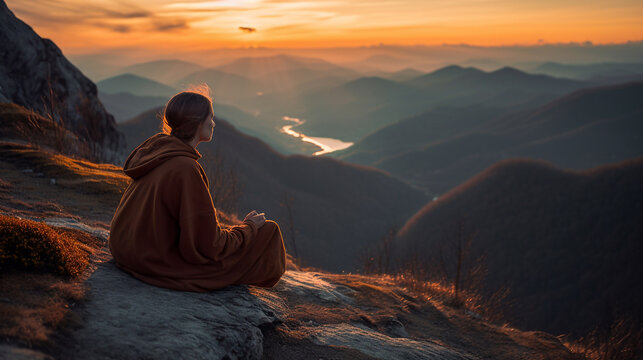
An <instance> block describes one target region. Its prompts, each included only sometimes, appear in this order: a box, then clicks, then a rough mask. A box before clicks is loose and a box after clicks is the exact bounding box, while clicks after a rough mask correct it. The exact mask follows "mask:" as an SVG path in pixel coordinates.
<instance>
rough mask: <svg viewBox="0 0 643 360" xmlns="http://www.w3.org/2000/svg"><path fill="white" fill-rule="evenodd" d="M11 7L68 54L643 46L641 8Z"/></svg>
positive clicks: (545, 0)
mask: <svg viewBox="0 0 643 360" xmlns="http://www.w3.org/2000/svg"><path fill="white" fill-rule="evenodd" d="M7 5H8V6H9V8H10V9H11V10H12V11H13V12H14V13H15V14H16V15H17V16H18V17H19V18H21V19H22V20H24V21H25V22H27V23H28V24H30V25H31V26H32V27H33V28H34V29H35V30H36V32H38V33H39V34H40V35H41V36H43V37H48V38H50V39H52V40H53V41H54V42H56V44H58V46H60V47H61V48H62V49H63V50H65V51H66V52H68V53H84V52H96V51H101V50H108V49H110V48H117V47H118V48H123V47H137V48H149V49H156V50H159V51H168V50H198V49H211V48H221V47H247V46H265V47H295V48H296V47H334V46H361V45H375V44H379V43H385V44H390V45H416V44H425V45H435V44H442V43H451V44H458V43H467V44H471V45H482V46H486V45H515V44H519V45H531V44H540V43H566V42H584V41H591V42H593V43H611V42H612V43H622V42H626V41H628V40H642V39H643V1H640V0H610V1H605V0H601V1H596V0H582V1H581V0H538V1H528V0H523V1H521V0H351V1H335V0H324V1H312V0H311V1H290V0H214V1H212V0H189V1H173V0H141V1H126V0H7ZM240 27H247V28H253V29H256V31H252V32H250V31H242V30H240Z"/></svg>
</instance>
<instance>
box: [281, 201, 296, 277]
mask: <svg viewBox="0 0 643 360" xmlns="http://www.w3.org/2000/svg"><path fill="white" fill-rule="evenodd" d="M293 201H294V198H293V197H292V196H291V195H290V194H288V192H287V191H286V192H284V197H283V200H282V201H281V203H280V204H279V206H281V207H282V208H283V209H284V210H285V211H286V222H287V224H286V228H287V229H288V233H289V235H290V243H291V244H292V250H293V254H294V256H295V262H299V256H298V254H297V242H296V239H295V222H294V220H293V216H292V214H293V211H292V208H293ZM297 265H299V264H297Z"/></svg>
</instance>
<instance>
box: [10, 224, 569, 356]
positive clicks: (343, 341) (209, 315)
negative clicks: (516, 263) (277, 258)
mask: <svg viewBox="0 0 643 360" xmlns="http://www.w3.org/2000/svg"><path fill="white" fill-rule="evenodd" d="M40 221H43V219H40ZM44 221H46V222H47V223H49V224H52V225H56V226H65V227H71V228H76V229H80V230H83V231H86V232H88V233H91V234H94V235H96V236H98V237H101V238H103V239H104V240H106V236H107V233H106V232H105V230H103V229H100V228H93V227H91V226H88V225H86V224H84V223H83V222H81V221H78V220H76V219H68V218H64V217H58V218H49V219H46V220H44ZM86 275H87V276H88V277H87V280H86V284H87V285H88V292H87V299H86V301H84V302H83V303H82V304H81V305H80V306H78V307H76V308H74V310H73V311H75V312H76V315H78V316H79V317H80V319H81V322H80V323H81V326H80V327H78V328H76V329H74V330H70V332H69V333H67V334H66V335H65V339H64V340H63V342H64V343H61V344H59V345H60V348H61V350H60V351H61V353H60V354H59V356H57V357H58V358H61V359H71V360H76V359H97V360H101V359H119V360H120V359H122V360H130V359H132V360H133V359H161V360H162V359H260V358H263V357H264V356H266V355H267V358H277V359H279V358H281V357H282V355H283V354H284V353H286V354H289V355H288V356H287V358H290V359H292V358H302V357H303V358H309V356H310V354H315V356H316V358H318V357H319V358H327V357H330V358H339V359H350V358H355V356H356V355H357V356H360V358H364V359H366V358H368V359H386V360H389V359H390V360H397V359H418V360H419V359H437V360H463V359H482V358H485V359H486V358H498V359H514V358H532V357H530V354H538V353H539V352H540V351H542V350H545V349H546V350H547V351H551V350H552V349H553V348H552V346H560V347H561V349H560V351H559V352H558V353H556V354H563V355H565V354H568V353H567V352H566V350H565V349H564V348H562V345H561V344H560V343H559V341H558V340H557V339H555V338H553V337H551V336H550V337H551V338H544V337H543V336H538V337H534V336H529V337H525V336H524V334H521V333H520V332H517V331H513V330H512V331H511V332H510V333H509V336H508V335H507V333H504V332H499V331H498V330H497V329H495V330H494V328H492V327H490V326H489V325H486V324H484V323H477V321H478V320H474V319H473V318H471V317H469V316H467V317H466V318H465V317H464V316H465V315H463V316H462V317H458V318H457V319H460V320H457V319H454V320H455V322H451V321H450V320H449V319H447V318H446V317H445V314H443V313H441V312H439V314H438V315H436V314H433V313H434V312H435V311H437V310H429V311H420V310H419V308H418V307H415V310H412V309H411V308H410V307H406V306H404V304H407V303H405V302H402V303H397V305H396V303H391V302H387V300H386V299H389V300H390V299H392V298H396V297H397V295H396V293H395V292H394V291H392V290H390V288H388V286H389V285H387V284H389V283H387V282H386V281H385V283H383V284H382V285H379V286H374V285H369V284H367V283H363V282H362V281H363V280H365V278H366V277H363V276H362V277H358V278H355V279H354V280H353V281H354V282H348V283H347V282H345V281H346V278H345V277H343V276H342V275H337V274H327V273H319V272H313V271H294V270H289V271H286V273H285V274H284V276H283V277H282V279H281V281H280V282H279V283H278V284H277V285H276V286H275V287H273V288H270V289H264V288H258V287H253V286H245V285H239V286H230V287H227V288H225V289H221V290H218V291H212V292H208V293H193V292H180V291H174V290H168V289H162V288H158V287H154V286H151V285H148V284H146V283H144V282H142V281H139V280H137V279H135V278H134V277H132V276H130V275H129V274H127V273H125V272H123V271H121V270H120V269H119V268H118V267H117V266H116V265H115V263H114V260H113V258H112V257H111V254H110V253H109V250H108V249H107V247H103V248H102V249H101V250H100V251H99V252H98V253H97V254H95V255H93V257H92V265H90V269H88V272H87V273H86ZM342 279H344V280H342ZM360 279H361V280H360ZM369 291H370V293H369ZM365 296H367V297H369V298H375V302H369V301H366V302H365V301H364V297H365ZM378 297H379V298H378ZM397 306H401V308H399V309H398V310H399V311H401V312H399V311H398V312H397V313H395V311H394V310H393V308H394V307H397ZM431 308H433V309H435V308H434V307H433V306H432V305H431ZM335 314H337V315H335ZM409 318H413V319H415V320H410V319H409ZM400 319H402V320H400ZM414 321H417V322H414ZM458 321H464V324H465V328H464V329H462V328H459V327H458V326H456V323H457V322H458ZM422 322H425V323H426V325H424V327H422V326H423V325H421V323H422ZM470 322H471V323H470ZM405 325H408V326H409V329H408V331H407V329H406V328H405ZM418 329H421V330H420V331H418ZM264 336H268V338H264ZM283 337H286V338H287V340H286V341H285V342H281V343H280V341H281V340H280V339H283ZM489 342H492V343H493V344H490V343H489ZM264 343H266V344H267V346H266V347H264ZM490 347H492V348H493V347H497V348H498V350H497V351H499V353H495V352H493V351H489V348H490ZM264 351H266V353H264ZM284 351H285V352H284ZM505 352H506V353H505ZM496 355H500V356H496ZM2 358H10V359H13V358H16V359H48V358H49V357H48V356H47V355H45V354H42V353H39V352H37V351H32V350H28V349H21V348H19V347H14V346H10V345H5V346H1V347H0V359H2ZM550 358H561V359H563V358H564V359H568V358H571V357H565V356H563V357H556V356H553V357H550Z"/></svg>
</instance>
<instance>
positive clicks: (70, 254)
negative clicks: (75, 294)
mask: <svg viewBox="0 0 643 360" xmlns="http://www.w3.org/2000/svg"><path fill="white" fill-rule="evenodd" d="M88 263H89V256H88V254H87V253H86V252H85V251H83V250H81V249H80V248H79V247H78V246H77V245H76V242H75V241H74V240H73V239H72V238H70V237H69V236H67V235H64V234H62V233H59V232H57V231H56V230H55V229H54V228H52V227H50V226H48V225H46V224H42V223H38V222H36V221H31V220H24V219H19V218H15V217H10V216H4V215H0V271H2V272H6V271H11V270H14V271H15V270H22V271H32V272H40V273H51V274H55V275H61V276H78V275H80V274H81V273H82V272H83V270H85V268H86V267H87V264H88Z"/></svg>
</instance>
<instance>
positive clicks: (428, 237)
mask: <svg viewBox="0 0 643 360" xmlns="http://www.w3.org/2000/svg"><path fill="white" fill-rule="evenodd" d="M641 183H643V158H640V157H639V158H637V159H633V160H627V161H623V162H619V163H615V164H609V165H604V166H601V167H597V168H593V169H590V170H585V171H570V170H564V169H560V168H557V167H554V166H552V165H551V164H550V163H546V162H543V161H534V160H528V159H520V160H519V159H515V160H506V161H502V162H499V163H497V164H495V165H493V166H491V167H489V168H488V169H486V170H485V171H483V172H481V173H480V174H478V175H476V176H475V177H473V178H471V179H470V180H468V181H467V182H465V183H464V184H462V185H460V186H458V187H456V188H454V189H452V190H451V191H449V192H447V193H446V194H445V195H443V196H441V197H440V198H438V199H437V200H435V201H432V202H430V203H428V204H427V205H426V206H425V207H424V208H423V209H422V210H420V211H419V212H418V213H417V214H415V215H414V216H413V217H412V218H411V219H409V221H408V222H407V223H406V225H404V227H403V228H402V229H401V230H400V233H399V238H398V241H399V242H398V243H397V244H396V245H395V246H396V250H397V254H398V256H399V257H398V261H400V264H403V263H404V262H405V261H406V260H404V259H410V258H413V257H416V258H419V259H420V260H421V261H422V263H423V264H424V266H425V267H427V269H429V270H430V271H433V272H432V274H433V276H437V277H438V278H440V277H442V276H445V277H446V278H448V279H453V278H454V276H455V264H456V262H457V256H458V255H457V254H458V248H460V249H462V252H461V253H462V254H466V255H464V256H465V260H464V265H463V266H462V269H461V270H462V274H463V275H462V281H463V284H466V286H473V287H476V288H482V289H484V292H485V294H486V295H487V296H491V295H492V294H493V293H495V292H498V291H501V292H502V291H504V290H508V296H507V298H506V307H505V308H504V311H505V314H506V315H507V317H508V320H509V321H511V322H512V323H514V324H517V325H518V326H520V327H522V328H525V329H543V330H546V331H548V332H551V333H554V334H564V333H565V334H566V333H572V334H574V335H576V336H580V335H584V334H586V333H588V332H589V331H590V330H592V329H593V328H594V327H595V326H599V327H601V328H602V329H607V328H609V326H610V324H611V322H613V321H615V320H618V319H628V320H632V321H633V323H634V324H636V323H637V321H640V319H641V317H642V316H643V314H641V311H640V310H641V308H642V307H641V299H642V298H643V293H642V292H641V287H640V286H638V283H639V279H640V278H641V276H643V267H642V266H641V262H640V261H638V260H637V259H640V258H641V256H642V255H643V246H642V244H641V242H640V236H639V234H641V233H642V232H643V211H642V207H641V206H642V204H643V191H642V189H641ZM479 266H482V267H483V269H484V271H483V273H482V275H483V276H482V277H480V273H479V270H476V269H477V268H478V267H479ZM470 272H471V273H470ZM476 272H477V275H476V276H477V277H476V276H473V273H476ZM470 276H473V277H470ZM472 282H473V283H472ZM466 286H465V287H466Z"/></svg>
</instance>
